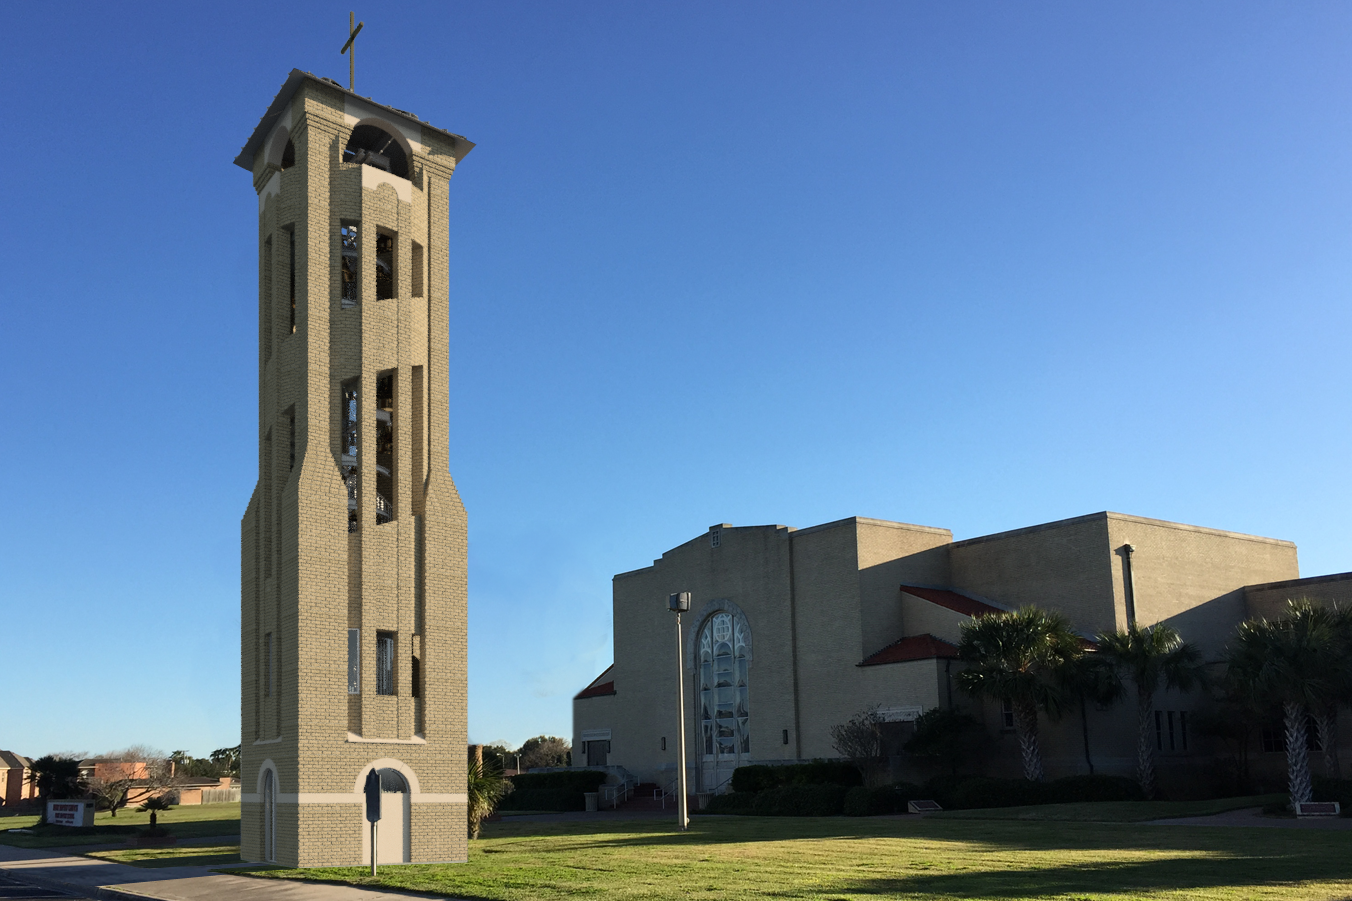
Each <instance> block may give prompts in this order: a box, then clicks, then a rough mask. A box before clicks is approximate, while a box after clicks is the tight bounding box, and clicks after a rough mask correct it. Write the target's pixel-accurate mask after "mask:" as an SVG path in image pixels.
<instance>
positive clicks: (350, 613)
mask: <svg viewBox="0 0 1352 901" xmlns="http://www.w3.org/2000/svg"><path fill="white" fill-rule="evenodd" d="M473 147H474V145H473V144H472V143H471V142H469V141H467V140H466V139H464V138H462V137H460V136H459V135H455V134H451V133H450V132H448V131H443V130H442V129H440V128H436V127H434V126H432V125H429V124H428V123H426V122H423V121H422V120H420V119H419V118H418V117H417V116H415V115H413V114H412V113H409V112H406V111H404V110H400V109H396V108H394V107H392V106H386V105H384V104H381V103H377V102H375V101H373V100H371V99H369V98H366V97H361V96H358V95H357V94H355V93H353V92H352V91H351V90H348V89H346V88H344V87H343V86H342V85H340V84H338V83H337V82H335V81H333V80H331V79H327V78H319V77H316V76H314V75H311V74H309V73H306V72H301V71H299V70H293V71H292V72H291V74H290V75H289V76H288V77H287V79H286V83H285V84H283V85H282V88H281V90H280V91H279V92H278V94H277V96H276V97H275V98H274V99H273V101H272V104H271V105H270V106H269V107H268V110H267V112H266V113H265V114H264V116H263V119H262V121H260V122H259V123H258V126H257V127H256V128H255V129H254V131H253V134H252V135H251V136H250V137H249V140H248V142H247V143H246V144H245V145H244V148H243V150H241V151H240V153H239V156H238V157H237V158H236V159H235V164H236V165H238V166H240V167H241V168H243V169H245V170H246V171H248V172H249V173H250V175H251V176H252V179H253V187H254V190H255V192H256V193H257V197H258V238H257V252H258V484H257V487H256V488H255V489H254V492H253V496H252V497H251V498H250V500H249V505H248V508H247V510H246V512H245V514H244V519H243V522H242V524H241V556H242V561H241V591H240V601H241V635H240V648H241V653H242V659H241V666H240V688H241V711H240V713H241V716H240V726H241V730H242V739H243V744H242V749H241V769H240V776H241V781H242V783H243V792H242V809H241V826H240V840H241V845H240V854H241V856H242V857H243V858H244V859H245V860H250V861H270V862H276V863H279V864H282V865H285V866H292V867H295V866H301V867H312V866H354V865H359V864H362V863H364V862H367V861H369V860H370V858H371V848H370V842H371V831H370V829H369V828H368V825H367V823H366V821H365V819H364V816H363V806H362V800H363V795H362V793H361V792H362V788H363V785H364V783H365V780H366V776H367V774H368V773H370V772H372V771H375V772H377V773H378V774H379V779H380V785H381V788H382V790H383V792H384V795H383V801H382V817H381V820H380V828H379V833H378V838H377V844H378V848H377V852H378V855H379V859H380V861H382V862H385V863H403V862H414V863H422V862H432V861H463V860H465V859H466V853H467V848H466V841H467V830H466V792H465V766H466V759H465V745H466V721H465V718H466V701H465V678H466V617H465V613H466V597H465V541H466V539H465V535H466V527H465V510H464V507H463V506H462V505H461V502H460V496H459V493H458V492H457V491H456V487H455V483H454V482H453V481H452V480H451V477H450V475H449V474H448V472H447V469H448V461H447V435H448V421H447V416H448V406H447V396H446V385H447V378H448V359H447V355H448V343H449V335H448V331H449V321H448V317H449V295H448V291H449V285H448V271H447V266H448V259H449V257H448V252H447V248H448V246H449V242H450V240H451V234H450V224H449V207H448V189H449V182H450V178H451V175H452V174H453V173H454V171H455V168H456V166H457V165H458V164H459V162H460V161H461V160H462V159H464V157H465V154H467V153H469V151H470V150H471V149H473Z"/></svg>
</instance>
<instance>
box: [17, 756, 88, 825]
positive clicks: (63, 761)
mask: <svg viewBox="0 0 1352 901" xmlns="http://www.w3.org/2000/svg"><path fill="white" fill-rule="evenodd" d="M28 778H29V780H30V781H31V782H32V783H33V787H34V788H36V789H37V791H38V797H39V798H41V802H40V803H41V804H42V818H41V820H40V822H43V823H45V822H47V802H48V801H50V800H52V799H57V800H60V799H62V798H76V797H79V796H80V795H82V794H84V790H85V781H84V779H83V778H82V777H81V776H80V761H78V760H76V759H75V758H73V757H58V756H56V755H55V754H47V755H45V756H43V757H39V758H38V759H37V760H34V761H33V763H32V765H31V768H30V769H29V776H28Z"/></svg>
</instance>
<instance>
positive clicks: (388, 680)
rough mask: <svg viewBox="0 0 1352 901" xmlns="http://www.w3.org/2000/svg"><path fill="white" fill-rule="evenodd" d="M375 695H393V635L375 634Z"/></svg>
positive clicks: (385, 633) (391, 633)
mask: <svg viewBox="0 0 1352 901" xmlns="http://www.w3.org/2000/svg"><path fill="white" fill-rule="evenodd" d="M376 694H378V695H392V694H394V633H393V632H377V633H376Z"/></svg>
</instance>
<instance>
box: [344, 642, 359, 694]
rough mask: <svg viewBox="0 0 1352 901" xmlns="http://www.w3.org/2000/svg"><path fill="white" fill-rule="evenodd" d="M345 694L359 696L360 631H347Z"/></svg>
mask: <svg viewBox="0 0 1352 901" xmlns="http://www.w3.org/2000/svg"><path fill="white" fill-rule="evenodd" d="M347 693H348V694H350V695H357V694H361V629H348V630H347Z"/></svg>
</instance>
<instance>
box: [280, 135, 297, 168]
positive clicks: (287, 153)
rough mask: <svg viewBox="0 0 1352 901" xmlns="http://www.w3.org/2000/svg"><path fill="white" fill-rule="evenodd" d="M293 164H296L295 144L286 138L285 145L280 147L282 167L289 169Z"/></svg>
mask: <svg viewBox="0 0 1352 901" xmlns="http://www.w3.org/2000/svg"><path fill="white" fill-rule="evenodd" d="M294 165H296V145H295V144H294V143H293V142H292V141H291V139H290V138H288V139H287V141H286V146H285V147H284V148H282V168H283V169H290V168H291V167H292V166H294Z"/></svg>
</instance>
